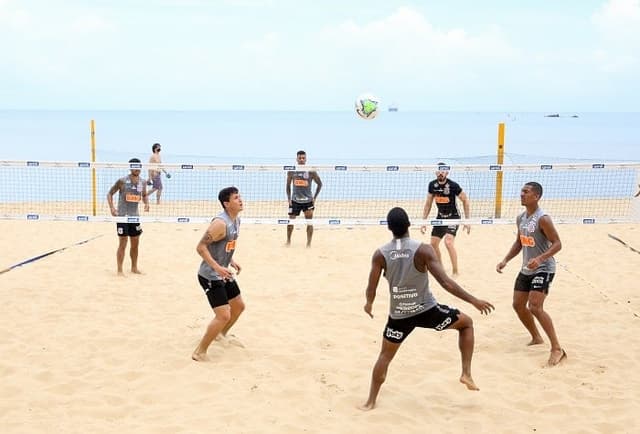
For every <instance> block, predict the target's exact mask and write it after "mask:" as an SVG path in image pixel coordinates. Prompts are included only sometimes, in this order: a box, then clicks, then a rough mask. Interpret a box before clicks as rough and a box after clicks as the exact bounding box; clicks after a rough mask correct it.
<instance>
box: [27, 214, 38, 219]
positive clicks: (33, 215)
mask: <svg viewBox="0 0 640 434" xmlns="http://www.w3.org/2000/svg"><path fill="white" fill-rule="evenodd" d="M39 218H40V214H27V220H38V219H39Z"/></svg>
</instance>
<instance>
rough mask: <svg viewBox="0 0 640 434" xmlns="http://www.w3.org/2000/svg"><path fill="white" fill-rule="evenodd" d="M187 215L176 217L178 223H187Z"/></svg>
mask: <svg viewBox="0 0 640 434" xmlns="http://www.w3.org/2000/svg"><path fill="white" fill-rule="evenodd" d="M189 221H190V219H189V217H178V223H189Z"/></svg>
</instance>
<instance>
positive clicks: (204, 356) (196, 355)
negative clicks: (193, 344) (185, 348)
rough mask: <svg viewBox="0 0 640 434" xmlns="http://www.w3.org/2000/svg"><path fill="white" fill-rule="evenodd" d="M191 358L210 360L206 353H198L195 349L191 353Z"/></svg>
mask: <svg viewBox="0 0 640 434" xmlns="http://www.w3.org/2000/svg"><path fill="white" fill-rule="evenodd" d="M191 358H192V359H193V360H195V361H196V362H210V361H211V360H210V359H209V357H208V356H207V353H206V352H205V353H199V352H198V351H197V350H196V351H194V352H193V354H191Z"/></svg>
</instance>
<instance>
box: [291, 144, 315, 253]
mask: <svg viewBox="0 0 640 434" xmlns="http://www.w3.org/2000/svg"><path fill="white" fill-rule="evenodd" d="M305 164H307V153H306V152H305V151H298V153H297V154H296V165H297V166H304V165H305ZM313 183H315V184H316V191H315V193H312V192H311V184H313ZM321 189H322V181H321V180H320V176H319V175H318V172H316V171H313V170H309V171H307V170H290V171H289V172H287V181H286V184H285V191H286V193H287V201H288V205H289V210H288V215H289V219H291V220H293V219H295V218H296V217H297V216H299V215H300V213H301V212H302V213H303V214H304V218H305V219H307V220H311V219H313V212H314V210H315V209H316V207H315V201H316V199H317V198H318V194H320V190H321ZM292 234H293V225H287V246H290V245H291V235H292ZM312 238H313V225H311V224H307V247H311V239H312Z"/></svg>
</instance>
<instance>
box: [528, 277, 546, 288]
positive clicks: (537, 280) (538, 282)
mask: <svg viewBox="0 0 640 434" xmlns="http://www.w3.org/2000/svg"><path fill="white" fill-rule="evenodd" d="M542 285H544V277H543V276H535V277H534V278H533V279H531V286H532V287H534V288H542Z"/></svg>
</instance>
